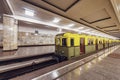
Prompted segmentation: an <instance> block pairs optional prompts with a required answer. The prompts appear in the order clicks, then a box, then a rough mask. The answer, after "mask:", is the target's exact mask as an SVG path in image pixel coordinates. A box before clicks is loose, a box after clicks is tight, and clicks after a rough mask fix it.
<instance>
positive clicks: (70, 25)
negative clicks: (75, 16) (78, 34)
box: [67, 24, 75, 27]
mask: <svg viewBox="0 0 120 80" xmlns="http://www.w3.org/2000/svg"><path fill="white" fill-rule="evenodd" d="M74 25H75V24H69V25H67V26H68V27H72V26H74Z"/></svg>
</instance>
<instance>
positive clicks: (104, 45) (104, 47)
mask: <svg viewBox="0 0 120 80" xmlns="http://www.w3.org/2000/svg"><path fill="white" fill-rule="evenodd" d="M103 49H105V40H103Z"/></svg>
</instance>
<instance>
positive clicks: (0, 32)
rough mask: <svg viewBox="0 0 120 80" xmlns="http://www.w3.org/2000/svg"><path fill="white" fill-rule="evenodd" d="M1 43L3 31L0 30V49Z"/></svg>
mask: <svg viewBox="0 0 120 80" xmlns="http://www.w3.org/2000/svg"><path fill="white" fill-rule="evenodd" d="M2 41H3V31H2V30H0V47H2Z"/></svg>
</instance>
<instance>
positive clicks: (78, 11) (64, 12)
mask: <svg viewBox="0 0 120 80" xmlns="http://www.w3.org/2000/svg"><path fill="white" fill-rule="evenodd" d="M6 1H9V2H10V4H11V7H12V10H13V11H14V13H13V14H15V15H19V16H23V17H29V16H26V15H25V9H30V10H33V11H34V12H35V16H34V17H30V18H32V19H36V20H42V21H44V22H47V23H49V22H51V21H53V19H54V18H55V17H57V18H60V19H61V21H60V22H59V23H56V25H59V26H63V27H64V28H66V27H67V25H68V24H69V23H72V24H74V26H72V28H70V29H72V30H74V29H78V30H80V31H81V29H80V28H81V27H85V29H89V27H90V28H91V29H90V30H88V31H87V32H90V33H92V31H91V30H92V29H94V30H97V31H101V32H104V33H107V34H109V35H112V36H115V37H119V38H120V35H119V34H120V23H119V21H118V18H117V16H116V14H115V12H114V9H113V7H112V4H111V2H110V0H6ZM51 26H52V25H51ZM53 26H54V25H53ZM93 34H94V32H93ZM95 34H96V33H95ZM103 36H104V35H103Z"/></svg>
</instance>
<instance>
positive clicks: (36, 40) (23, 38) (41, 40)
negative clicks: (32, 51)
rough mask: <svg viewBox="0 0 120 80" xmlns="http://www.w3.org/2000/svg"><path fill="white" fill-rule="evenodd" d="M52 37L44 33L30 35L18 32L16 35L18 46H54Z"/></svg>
mask: <svg viewBox="0 0 120 80" xmlns="http://www.w3.org/2000/svg"><path fill="white" fill-rule="evenodd" d="M54 37H55V36H54V35H52V34H45V33H39V34H35V33H30V32H19V33H18V45H19V46H22V45H49V44H54V43H55V41H54Z"/></svg>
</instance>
